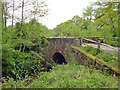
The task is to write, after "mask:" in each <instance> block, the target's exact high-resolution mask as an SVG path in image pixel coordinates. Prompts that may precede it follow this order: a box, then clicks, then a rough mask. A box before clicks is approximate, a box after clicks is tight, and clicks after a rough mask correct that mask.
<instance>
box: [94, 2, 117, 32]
mask: <svg viewBox="0 0 120 90" xmlns="http://www.w3.org/2000/svg"><path fill="white" fill-rule="evenodd" d="M95 5H96V6H98V8H97V9H96V10H95V12H94V14H95V15H94V16H95V22H94V23H95V24H96V25H97V30H99V29H100V28H101V27H103V26H104V25H107V26H109V27H110V28H111V32H114V30H115V22H116V21H117V17H118V3H117V2H110V1H109V2H108V1H104V2H96V3H95Z"/></svg>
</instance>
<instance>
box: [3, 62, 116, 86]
mask: <svg viewBox="0 0 120 90" xmlns="http://www.w3.org/2000/svg"><path fill="white" fill-rule="evenodd" d="M3 80H4V81H5V83H6V84H3V87H4V88H9V87H15V88H118V78H117V77H114V76H111V75H108V74H107V73H106V72H102V71H100V70H95V69H92V68H88V67H85V66H82V65H79V64H77V63H76V62H69V64H67V65H57V66H56V67H53V70H51V71H50V72H41V73H40V74H39V75H38V76H37V77H36V78H35V79H33V80H32V81H31V78H30V77H28V78H26V79H24V80H18V81H15V80H14V79H12V78H9V77H8V79H5V78H4V79H3ZM26 81H31V82H30V83H29V84H27V83H26Z"/></svg>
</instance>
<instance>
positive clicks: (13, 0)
mask: <svg viewBox="0 0 120 90" xmlns="http://www.w3.org/2000/svg"><path fill="white" fill-rule="evenodd" d="M13 20H14V0H13V14H12V29H13Z"/></svg>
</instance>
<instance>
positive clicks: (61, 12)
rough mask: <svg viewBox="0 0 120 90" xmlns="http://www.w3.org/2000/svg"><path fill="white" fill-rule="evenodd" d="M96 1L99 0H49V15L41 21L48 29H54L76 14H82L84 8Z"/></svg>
mask: <svg viewBox="0 0 120 90" xmlns="http://www.w3.org/2000/svg"><path fill="white" fill-rule="evenodd" d="M95 1H97V0H47V1H46V4H47V5H48V9H50V10H49V15H48V16H47V17H45V18H43V19H42V21H41V23H42V24H43V25H45V26H47V27H48V29H53V28H55V27H56V26H57V25H59V24H60V23H62V22H65V21H67V20H69V19H72V17H73V16H75V15H79V16H82V12H83V8H86V7H87V6H90V4H91V3H93V2H95Z"/></svg>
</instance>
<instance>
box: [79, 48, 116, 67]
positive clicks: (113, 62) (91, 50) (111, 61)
mask: <svg viewBox="0 0 120 90" xmlns="http://www.w3.org/2000/svg"><path fill="white" fill-rule="evenodd" d="M80 48H81V49H83V50H85V51H87V52H88V53H90V54H92V55H93V56H96V57H98V58H101V59H103V60H104V61H105V62H107V63H109V64H110V65H111V66H113V67H115V68H118V60H116V59H114V58H113V56H116V57H117V54H112V53H111V54H110V55H108V54H106V53H103V52H102V51H101V52H99V53H98V52H97V49H95V48H93V47H91V46H85V47H80Z"/></svg>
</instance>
